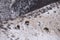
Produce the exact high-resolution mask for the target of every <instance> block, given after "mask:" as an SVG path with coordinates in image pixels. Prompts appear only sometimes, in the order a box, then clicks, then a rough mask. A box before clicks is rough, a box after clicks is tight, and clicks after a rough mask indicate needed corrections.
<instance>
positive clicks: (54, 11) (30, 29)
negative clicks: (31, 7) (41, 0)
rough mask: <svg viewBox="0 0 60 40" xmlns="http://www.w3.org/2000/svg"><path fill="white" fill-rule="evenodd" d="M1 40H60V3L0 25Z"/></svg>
mask: <svg viewBox="0 0 60 40" xmlns="http://www.w3.org/2000/svg"><path fill="white" fill-rule="evenodd" d="M0 40H60V3H59V2H56V3H53V4H50V5H47V6H45V7H42V8H40V9H37V10H35V11H32V12H30V13H28V14H26V15H24V16H23V17H18V18H16V19H15V20H9V21H3V23H2V25H0Z"/></svg>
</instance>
